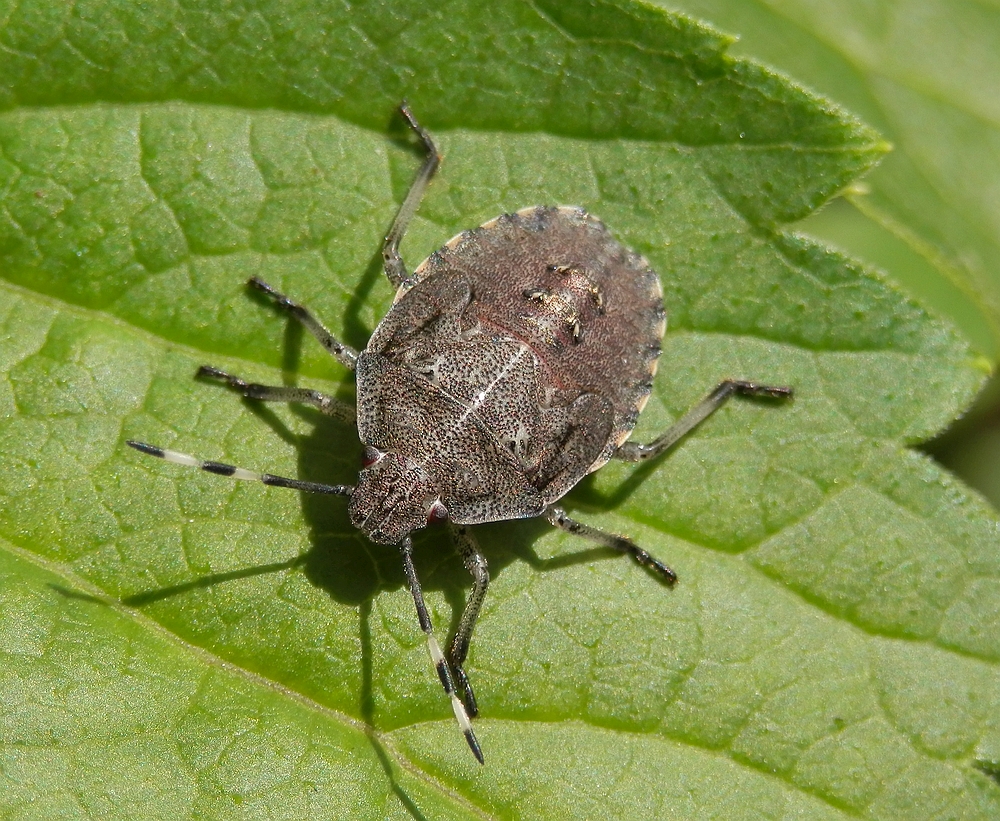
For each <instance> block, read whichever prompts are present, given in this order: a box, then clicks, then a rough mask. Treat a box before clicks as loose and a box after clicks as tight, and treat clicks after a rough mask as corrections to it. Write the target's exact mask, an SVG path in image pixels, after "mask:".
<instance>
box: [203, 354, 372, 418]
mask: <svg viewBox="0 0 1000 821" xmlns="http://www.w3.org/2000/svg"><path fill="white" fill-rule="evenodd" d="M196 376H204V377H208V378H209V379H218V380H219V381H221V382H225V383H226V384H227V385H229V387H231V388H233V389H234V390H236V391H239V392H240V393H241V394H243V396H245V397H246V398H247V399H258V400H260V401H261V402H300V403H302V404H304V405H312V406H313V407H314V408H317V409H319V411H320V412H321V413H324V414H326V415H327V416H332V417H333V418H335V419H340V420H342V421H344V422H351V423H353V422H354V421H356V419H357V414H356V413H355V411H354V408H352V407H351V406H350V405H348V404H347V403H346V402H341V401H340V400H339V399H334V398H333V397H332V396H327V395H326V394H325V393H320V392H319V391H314V390H310V389H309V388H287V387H276V386H273V385H259V384H257V383H256V382H245V381H244V380H242V379H240V378H239V377H238V376H233V375H232V374H230V373H226V372H225V371H223V370H220V369H219V368H213V367H212V366H211V365H202V366H201V367H200V368H198V372H197V374H196Z"/></svg>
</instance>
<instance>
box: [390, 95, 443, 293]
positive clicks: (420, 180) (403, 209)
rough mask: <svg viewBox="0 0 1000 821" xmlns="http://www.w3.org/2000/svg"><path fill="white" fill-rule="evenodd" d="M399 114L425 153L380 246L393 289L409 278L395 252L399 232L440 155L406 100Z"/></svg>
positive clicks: (401, 234) (418, 202) (408, 218)
mask: <svg viewBox="0 0 1000 821" xmlns="http://www.w3.org/2000/svg"><path fill="white" fill-rule="evenodd" d="M399 113H400V114H402V115H403V119H405V120H406V124H407V125H408V126H409V127H410V129H411V130H412V131H413V133H414V134H416V135H417V137H418V138H419V139H420V142H421V143H423V146H424V150H425V151H426V152H427V153H426V156H425V157H424V161H423V164H422V165H421V166H420V170H419V171H417V176H416V177H414V179H413V183H412V184H411V185H410V190H409V192H408V193H407V194H406V199H404V200H403V204H402V205H401V206H399V211H397V212H396V218H395V219H394V220H393V221H392V226H391V227H390V228H389V233H388V234H386V235H385V243H384V244H383V245H382V260H383V262H384V265H385V275H386V276H387V277H388V278H389V282H391V283H392V285H393V287H395V288H398V287H399V286H401V285H402V284H403V283H404V282H406V280H408V279H409V278H410V275H409V274H408V273H407V271H406V265H405V264H404V262H403V258H402V257H401V256H400V255H399V243H400V242H402V240H403V234H404V233H406V226H407V225H409V224H410V220H411V219H412V218H413V215H414V214H415V213H416V210H417V206H418V205H420V200H421V199H422V198H423V196H424V191H425V190H426V189H427V183H429V182H430V181H431V177H433V176H434V172H435V171H437V168H438V165H439V164H440V163H441V155H440V154H439V153H438V150H437V146H435V145H434V140H432V139H431V135H430V134H428V133H427V131H426V130H425V129H424V127H423V126H422V125H420V123H418V122H417V120H416V118H415V117H414V116H413V113H412V112H411V111H410V107H409V106H408V105H407V104H406V103H403V104H401V105H400V106H399Z"/></svg>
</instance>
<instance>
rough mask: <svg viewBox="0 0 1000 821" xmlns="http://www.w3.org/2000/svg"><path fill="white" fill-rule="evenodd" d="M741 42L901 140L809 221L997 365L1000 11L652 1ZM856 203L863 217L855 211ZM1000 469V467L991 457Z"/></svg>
mask: <svg viewBox="0 0 1000 821" xmlns="http://www.w3.org/2000/svg"><path fill="white" fill-rule="evenodd" d="M657 2H658V3H660V4H662V5H667V6H669V7H670V8H674V9H680V10H683V11H685V12H687V13H689V14H693V15H695V16H697V17H701V18H704V19H706V20H710V21H716V22H717V23H718V24H720V25H721V26H723V27H725V28H727V29H729V30H732V31H735V32H739V35H740V42H739V44H738V45H737V46H736V47H735V48H736V50H737V51H738V53H739V54H740V55H741V56H746V57H753V58H755V59H758V60H763V61H765V62H767V63H769V64H771V65H773V66H776V67H778V68H779V69H781V70H782V71H786V72H788V73H789V74H791V75H792V76H794V77H795V78H796V79H797V80H798V81H800V82H803V83H806V84H808V85H809V86H811V87H812V88H815V89H818V90H819V91H820V92H821V93H823V94H827V95H829V96H830V97H831V98H833V99H836V100H838V101H839V102H840V103H842V104H844V105H847V106H849V107H850V109H851V110H852V111H854V112H855V113H857V114H859V115H861V116H862V117H864V118H865V120H866V121H867V122H870V123H872V124H874V125H875V126H877V127H878V129H879V130H880V131H881V132H882V134H884V135H885V137H886V138H887V139H888V140H890V141H891V142H892V144H893V149H894V150H893V151H892V153H891V154H890V155H889V156H888V157H887V158H886V160H885V161H884V162H883V163H882V164H881V165H880V166H879V168H878V169H877V170H876V171H875V172H873V173H872V174H871V175H870V176H868V177H867V178H866V180H865V185H864V189H863V190H864V193H862V192H861V191H854V192H852V193H851V194H850V195H849V196H848V197H847V198H846V201H845V202H841V203H840V204H839V205H838V206H837V207H834V208H831V209H828V210H826V211H825V212H824V213H823V214H821V215H818V216H817V217H816V218H813V219H811V220H810V221H809V223H808V230H809V231H810V232H811V233H814V234H815V235H818V236H820V237H824V238H829V239H830V240H831V241H835V242H837V243H838V244H840V245H841V246H843V247H846V248H850V249H851V250H852V251H853V252H855V253H861V254H863V255H864V256H865V258H866V259H869V260H871V261H873V262H876V263H877V264H879V265H880V266H882V267H884V268H885V269H886V270H888V271H890V272H891V273H892V275H893V277H894V278H896V279H897V280H898V281H900V282H902V283H904V284H905V285H906V287H907V288H908V289H910V290H911V291H912V292H913V293H915V294H918V295H919V296H920V297H921V298H922V299H924V300H927V301H928V302H929V303H930V304H932V305H933V306H934V307H935V308H936V309H937V310H939V311H941V312H942V313H945V314H946V315H948V316H951V317H954V319H955V321H956V322H957V323H958V324H959V325H960V326H961V327H962V328H963V329H964V330H965V331H966V333H969V334H971V335H972V336H973V338H974V339H975V340H976V341H977V342H978V344H980V345H981V346H983V347H984V348H986V350H987V352H989V353H991V354H992V356H993V358H994V359H995V358H996V351H997V347H998V344H1000V276H998V275H997V272H998V271H1000V242H998V239H997V238H998V236H1000V232H998V231H997V226H998V225H1000V202H998V200H997V197H996V196H995V195H994V192H995V191H996V189H997V185H998V183H1000V178H998V176H997V173H996V168H997V163H996V161H995V155H996V147H997V145H998V141H1000V129H998V126H997V122H998V119H997V115H998V107H997V96H996V94H995V93H994V90H995V88H996V87H997V83H998V82H1000V59H998V55H1000V48H998V46H1000V12H998V10H997V8H996V7H995V4H992V7H991V4H989V3H980V2H976V0H911V1H910V2H907V3H892V2H884V0H882V1H880V2H871V3H864V4H861V3H857V2H855V0H671V1H670V2H666V0H657ZM847 203H850V204H851V205H853V206H854V208H852V207H850V205H848V204H847ZM994 461H995V460H994Z"/></svg>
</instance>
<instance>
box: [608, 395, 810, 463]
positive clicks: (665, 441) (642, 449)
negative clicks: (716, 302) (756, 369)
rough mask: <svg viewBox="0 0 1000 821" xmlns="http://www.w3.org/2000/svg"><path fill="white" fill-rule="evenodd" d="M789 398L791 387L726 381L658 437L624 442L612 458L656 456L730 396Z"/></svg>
mask: <svg viewBox="0 0 1000 821" xmlns="http://www.w3.org/2000/svg"><path fill="white" fill-rule="evenodd" d="M791 395H792V389H791V388H783V387H775V386H772V385H761V384H758V383H757V382H741V381H738V380H733V379H727V380H726V381H725V382H721V383H720V384H719V386H718V387H717V388H716V389H715V390H714V391H712V392H711V393H710V394H709V395H708V396H706V397H705V398H704V399H702V400H701V401H700V402H699V403H698V404H697V405H695V406H694V407H693V408H691V410H689V411H688V412H687V413H685V414H684V415H683V416H682V417H681V418H680V419H678V420H677V421H676V422H674V424H672V425H671V426H670V427H669V428H667V430H666V431H664V433H663V434H661V435H660V436H659V437H658V438H656V439H654V440H653V441H652V442H650V443H649V444H645V445H643V444H639V443H638V442H625V444H623V445H622V446H621V447H619V448H618V450H617V451H615V453H614V458H615V459H621V460H622V461H624V462H641V461H643V460H645V459H651V458H653V457H654V456H659V455H660V454H661V453H663V451H665V450H667V448H669V447H670V446H671V445H674V444H676V443H677V442H678V441H679V440H680V439H682V438H683V437H684V436H686V435H687V434H688V433H690V432H691V431H692V430H694V428H696V427H697V426H698V425H700V424H701V423H702V422H704V421H705V420H706V419H707V418H708V417H709V416H711V415H712V414H713V413H715V411H717V410H718V409H719V408H720V407H722V406H723V405H724V404H725V403H726V401H727V400H729V399H731V398H732V397H733V396H764V397H768V398H771V399H786V398H789V397H791Z"/></svg>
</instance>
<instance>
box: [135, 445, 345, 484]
mask: <svg viewBox="0 0 1000 821" xmlns="http://www.w3.org/2000/svg"><path fill="white" fill-rule="evenodd" d="M125 444H127V445H128V446H129V447H133V448H135V449H136V450H137V451H139V452H140V453H145V454H147V455H148V456H155V457H157V458H158V459H163V460H165V461H167V462H173V463H174V464H175V465H184V466H185V467H190V468H199V469H200V470H204V471H207V472H208V473H216V474H218V475H219V476H228V477H229V478H231V479H242V480H243V481H246V482H261V483H263V484H265V485H271V486H272V487H288V488H291V489H292V490H304V491H306V493H327V494H330V495H332V496H350V495H351V494H352V493H353V492H354V486H353V485H324V484H320V483H319V482H303V481H302V480H300V479H288V478H286V477H284V476H275V475H274V474H273V473H254V472H253V471H252V470H247V469H246V468H238V467H236V466H234V465H226V464H223V463H222V462H210V461H207V460H205V459H197V458H195V457H194V456H189V455H188V454H186V453H179V452H178V451H176V450H167V449H166V448H158V447H157V446H156V445H148V444H146V443H145V442H136V441H135V440H134V439H129V440H127V441H126V443H125Z"/></svg>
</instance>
